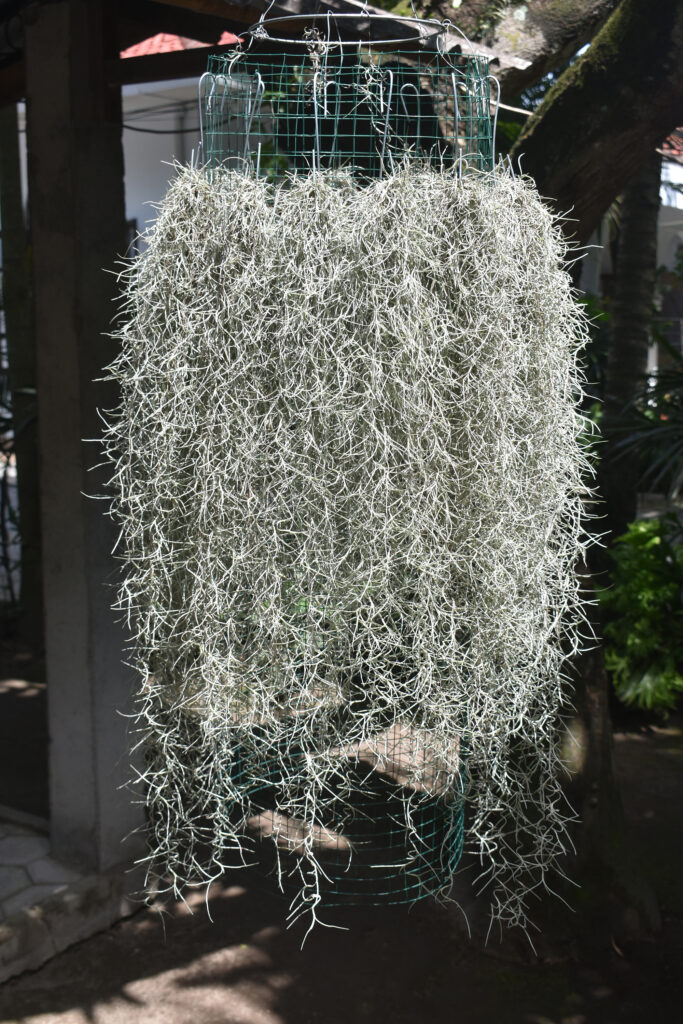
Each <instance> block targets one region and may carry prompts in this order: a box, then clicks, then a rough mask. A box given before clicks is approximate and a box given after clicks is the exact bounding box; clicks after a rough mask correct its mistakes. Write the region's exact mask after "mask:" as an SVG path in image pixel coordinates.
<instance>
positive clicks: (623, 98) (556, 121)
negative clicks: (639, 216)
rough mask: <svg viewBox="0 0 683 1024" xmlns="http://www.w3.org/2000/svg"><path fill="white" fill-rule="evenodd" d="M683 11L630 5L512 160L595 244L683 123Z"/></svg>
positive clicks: (641, 0)
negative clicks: (608, 217)
mask: <svg viewBox="0 0 683 1024" xmlns="http://www.w3.org/2000/svg"><path fill="white" fill-rule="evenodd" d="M682 61H683V4H681V2H680V0H660V2H659V3H658V4H655V5H653V4H651V3H650V2H649V0H622V3H621V4H620V5H619V7H618V8H617V10H616V11H615V12H614V14H613V15H612V16H611V18H609V20H608V21H607V22H606V24H605V25H604V26H603V28H602V29H601V30H600V32H599V33H598V34H597V36H596V37H595V39H594V40H593V43H592V45H591V47H590V49H589V50H588V51H587V52H586V53H585V54H584V55H583V57H581V58H580V59H579V60H578V61H577V62H576V63H575V64H573V65H572V66H571V67H570V68H569V69H568V70H567V71H566V72H565V73H564V74H563V75H562V76H561V77H560V79H559V80H558V82H557V83H556V84H555V86H554V87H553V88H552V89H551V90H550V92H549V93H548V96H547V97H546V99H545V101H544V102H543V104H542V105H541V106H540V108H539V109H538V111H537V112H536V114H535V115H534V116H533V117H532V118H530V120H529V122H528V123H527V124H526V126H525V128H524V130H523V131H522V134H521V135H520V137H519V139H518V140H517V142H516V144H515V146H514V149H513V152H512V157H513V159H515V158H516V157H517V156H522V167H523V168H524V170H525V171H526V172H527V173H528V174H530V175H531V176H532V177H533V178H534V179H535V181H536V184H537V185H538V188H539V190H540V191H541V193H542V194H543V195H545V196H547V197H548V198H549V199H551V200H552V202H553V204H554V205H555V207H556V209H558V210H560V211H562V212H566V213H567V214H568V216H570V217H571V218H573V221H572V222H570V223H568V224H567V232H568V234H570V235H572V236H573V237H574V238H576V239H577V240H578V241H579V242H587V241H588V238H589V237H590V234H591V232H592V231H593V229H594V228H595V227H596V225H597V224H598V222H599V220H600V218H601V216H602V215H603V213H604V212H605V210H606V209H607V207H608V206H609V204H610V203H611V202H612V200H613V199H614V198H615V196H616V195H618V194H619V192H620V191H621V190H622V188H623V187H624V185H625V184H626V182H627V181H628V180H629V178H630V177H632V175H633V174H634V172H635V171H636V169H637V168H638V167H639V165H641V164H642V163H643V161H644V160H645V158H646V157H647V155H648V154H649V153H650V152H651V151H652V150H653V149H654V148H655V147H656V145H657V144H658V143H659V142H660V140H661V139H662V138H663V137H665V136H666V135H667V134H668V132H670V131H671V130H672V129H673V128H674V127H676V125H677V124H678V123H679V122H680V119H681V110H682V109H683V75H681V73H680V65H681V62H682Z"/></svg>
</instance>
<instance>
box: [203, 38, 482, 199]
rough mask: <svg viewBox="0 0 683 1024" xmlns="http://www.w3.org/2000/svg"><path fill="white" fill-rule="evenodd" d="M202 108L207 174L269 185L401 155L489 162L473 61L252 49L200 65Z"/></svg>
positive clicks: (365, 51)
mask: <svg viewBox="0 0 683 1024" xmlns="http://www.w3.org/2000/svg"><path fill="white" fill-rule="evenodd" d="M200 110H201V120H202V139H203V159H204V161H205V162H206V163H208V165H209V166H210V167H223V168H229V169H233V170H241V171H244V172H245V173H255V174H257V175H263V176H266V177H267V178H268V179H270V180H272V181H278V180H280V179H282V178H283V177H284V176H285V175H286V174H291V173H306V172H309V171H311V170H313V171H315V170H321V169H330V168H336V167H345V168H348V169H350V170H351V171H352V172H353V173H354V174H355V175H356V176H358V177H360V178H368V179H371V178H377V177H381V176H382V175H384V174H388V173H391V172H392V171H394V170H396V169H397V168H398V167H399V166H401V165H402V164H403V163H405V161H406V160H415V161H418V162H420V163H422V164H429V165H430V166H432V167H434V168H436V169H447V168H450V167H452V166H453V165H454V164H456V163H457V164H459V165H460V167H463V166H467V167H474V168H476V169H478V170H489V169H490V168H491V166H492V163H493V136H492V128H491V118H490V89H489V76H488V68H487V63H486V61H485V60H484V59H483V58H480V57H477V56H460V55H458V56H457V57H453V58H450V57H449V58H446V57H445V56H443V55H439V54H437V53H433V52H432V53H430V52H427V51H425V50H412V51H406V50H401V51H400V52H376V51H373V50H372V49H371V48H369V47H367V46H363V45H361V44H359V45H358V46H357V47H356V48H355V49H354V50H353V51H352V52H349V50H348V48H343V47H340V48H338V47H335V45H334V44H330V43H328V42H324V43H323V42H320V41H316V40H315V39H312V40H311V41H310V42H309V44H308V46H307V47H305V48H303V49H302V51H301V52H299V53H298V54H292V53H291V52H290V53H287V52H282V51H280V52H275V51H273V50H266V49H265V48H264V47H263V46H261V47H259V46H254V47H253V48H251V49H249V50H246V51H244V52H234V53H232V54H228V55H226V56H218V57H212V58H210V61H209V70H208V72H207V73H206V74H205V75H204V76H203V78H202V81H201V85H200Z"/></svg>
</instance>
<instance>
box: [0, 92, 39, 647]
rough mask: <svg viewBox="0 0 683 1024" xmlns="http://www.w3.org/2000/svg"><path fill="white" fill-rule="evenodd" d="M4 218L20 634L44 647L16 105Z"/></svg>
mask: <svg viewBox="0 0 683 1024" xmlns="http://www.w3.org/2000/svg"><path fill="white" fill-rule="evenodd" d="M0 217H1V219H2V275H3V282H2V283H3V300H4V305H5V323H6V328H7V356H8V363H9V384H10V391H11V394H12V417H13V421H14V452H15V457H16V466H17V491H18V496H19V527H20V534H21V592H20V598H19V603H20V617H19V631H20V635H21V636H22V637H23V638H24V639H26V640H28V641H30V642H31V643H32V644H33V645H34V646H35V645H36V644H37V646H38V649H39V651H42V646H43V587H42V570H41V544H40V500H39V491H38V428H37V398H36V351H35V335H34V331H33V317H32V306H31V290H30V272H29V248H28V244H27V237H26V227H25V224H24V211H23V203H22V198H21V174H20V168H19V145H18V124H17V108H16V106H15V104H9V105H7V106H5V107H1V108H0Z"/></svg>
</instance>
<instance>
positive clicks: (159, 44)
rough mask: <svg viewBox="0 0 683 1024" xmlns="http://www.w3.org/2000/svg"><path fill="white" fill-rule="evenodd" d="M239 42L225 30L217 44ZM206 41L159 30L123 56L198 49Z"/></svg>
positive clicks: (204, 44) (122, 52) (225, 44)
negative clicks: (201, 41) (202, 41)
mask: <svg viewBox="0 0 683 1024" xmlns="http://www.w3.org/2000/svg"><path fill="white" fill-rule="evenodd" d="M237 42H239V40H238V37H237V36H235V35H233V34H232V32H223V34H222V35H221V37H220V39H219V40H218V42H217V43H216V44H215V45H217V46H230V44H231V43H237ZM200 46H206V43H200V42H199V41H198V40H197V39H186V38H185V37H184V36H174V35H171V33H170V32H159V33H158V34H157V35H155V36H151V37H150V38H149V39H143V40H142V41H141V42H139V43H135V45H134V46H129V47H128V49H127V50H122V51H121V56H122V57H148V56H150V55H151V54H154V53H173V52H174V51H177V50H196V49H198V48H199V47H200Z"/></svg>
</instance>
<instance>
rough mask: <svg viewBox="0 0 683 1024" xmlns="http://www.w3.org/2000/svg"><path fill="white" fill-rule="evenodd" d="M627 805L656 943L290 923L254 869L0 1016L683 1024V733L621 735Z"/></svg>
mask: <svg viewBox="0 0 683 1024" xmlns="http://www.w3.org/2000/svg"><path fill="white" fill-rule="evenodd" d="M617 753H618V761H619V765H620V773H621V777H622V784H623V792H624V799H625V803H626V808H627V813H628V816H629V818H630V820H631V823H632V826H633V835H634V842H635V843H636V844H638V846H639V848H640V852H641V854H642V855H643V857H644V860H645V863H646V865H647V870H648V871H649V873H650V876H651V877H652V879H653V880H654V884H655V886H656V887H657V889H658V890H659V895H660V902H661V904H662V911H663V917H664V927H663V931H662V933H661V934H660V935H659V936H657V938H656V940H654V939H653V940H652V941H649V942H640V943H638V944H631V945H624V946H622V947H620V946H619V945H618V944H617V943H616V942H614V943H613V944H611V946H610V948H609V949H604V950H600V951H599V952H598V953H596V955H595V956H593V957H592V958H589V959H588V960H587V959H586V955H585V953H583V954H581V953H580V952H579V950H578V948H577V946H576V944H574V943H572V942H567V943H565V944H564V945H562V944H559V945H558V944H555V947H554V948H553V950H552V952H551V953H549V952H547V951H546V952H545V954H543V953H542V955H541V957H540V958H537V959H534V958H533V957H532V956H531V955H530V954H529V953H528V952H525V949H524V947H523V945H521V944H518V943H516V942H511V943H509V944H508V945H507V946H506V947H504V948H502V947H497V946H493V947H492V948H491V950H490V952H488V953H484V952H482V951H481V950H480V949H477V948H476V946H474V945H472V944H470V943H468V942H467V941H466V940H465V939H464V938H463V936H462V932H461V930H460V927H459V924H458V921H457V917H455V916H454V912H453V911H446V910H444V909H442V908H439V907H436V906H432V905H427V904H422V905H419V906H417V907H416V908H414V909H413V910H412V911H410V912H408V911H406V910H405V909H403V908H394V909H390V910H382V911H367V910H364V911H362V912H358V911H356V912H350V911H349V912H347V918H346V923H349V924H351V925H352V928H351V930H350V931H339V930H332V929H318V930H317V931H316V932H314V933H313V934H312V935H311V936H310V937H309V939H308V941H307V942H306V944H305V946H304V948H303V950H301V948H300V943H301V938H302V930H301V929H293V930H291V931H286V930H285V929H284V928H283V911H284V909H285V908H284V907H283V904H282V902H281V900H280V899H279V898H278V897H277V895H276V894H274V893H273V892H272V891H271V890H270V889H269V887H268V885H267V883H265V882H264V880H263V879H262V878H260V877H259V876H258V875H254V874H251V875H250V874H247V873H241V874H240V875H239V876H237V877H235V878H234V879H232V880H231V881H230V883H229V884H228V885H227V886H226V888H225V889H223V890H222V891H221V892H220V893H217V894H216V896H215V897H214V898H213V899H212V902H211V913H212V916H213V919H214V920H213V923H211V922H210V921H209V920H208V919H207V916H206V911H205V909H204V907H203V905H202V902H201V900H200V899H199V898H197V900H196V901H193V910H194V913H190V912H189V910H186V909H179V910H178V911H177V912H176V913H175V914H174V915H173V917H171V918H168V919H166V922H165V929H164V925H163V923H162V921H161V919H160V918H159V916H158V915H156V914H155V913H153V912H151V911H142V912H141V913H139V914H138V915H136V916H135V917H134V918H131V919H129V920H127V921H125V922H122V923H121V924H119V925H117V926H116V927H114V928H111V929H109V930H108V931H107V932H105V933H103V934H101V935H98V936H95V937H94V938H92V939H89V940H88V941H86V942H83V943H81V944H80V945H78V946H76V947H73V948H72V949H70V950H68V951H66V952H65V953H63V954H61V955H60V956H58V957H56V958H55V959H54V960H52V961H51V962H50V963H49V964H47V965H46V966H45V967H43V968H41V969H40V970H39V971H37V972H35V973H33V974H30V975H24V976H23V977H22V978H19V979H17V980H15V981H12V982H8V983H7V984H6V985H5V986H3V987H2V989H0V1024H10V1022H13V1024H14V1022H17V1024H18V1022H21V1024H86V1022H93V1024H342V1022H343V1024H362V1022H364V1021H372V1022H374V1024H494V1022H495V1024H518V1022H519V1024H636V1022H637V1024H642V1022H643V1021H645V1022H646V1024H677V1022H678V1021H679V1020H681V1019H682V1017H683V1010H682V1007H683V981H682V977H683V969H682V967H681V965H682V964H683V871H682V868H681V865H682V864H683V818H682V816H681V795H682V794H681V778H682V776H681V767H683V737H682V735H681V730H680V729H676V728H670V729H668V730H660V731H657V732H649V733H647V732H646V733H642V734H631V735H628V736H621V737H619V739H618V743H617Z"/></svg>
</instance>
